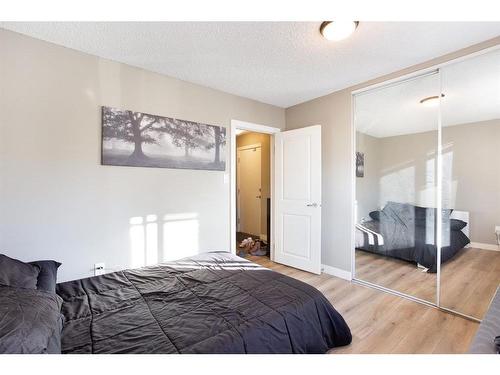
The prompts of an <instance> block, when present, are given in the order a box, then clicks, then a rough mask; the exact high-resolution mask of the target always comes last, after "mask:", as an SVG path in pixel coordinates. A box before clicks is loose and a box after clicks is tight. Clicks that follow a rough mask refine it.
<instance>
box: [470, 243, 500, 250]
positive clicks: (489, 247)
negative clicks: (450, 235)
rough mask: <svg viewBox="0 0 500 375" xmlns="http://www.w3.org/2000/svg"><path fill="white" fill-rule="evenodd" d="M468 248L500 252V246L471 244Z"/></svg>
mask: <svg viewBox="0 0 500 375" xmlns="http://www.w3.org/2000/svg"><path fill="white" fill-rule="evenodd" d="M466 247H467V248H469V247H473V248H477V249H481V250H491V251H500V245H494V244H489V243H481V242H471V243H470V244H468V245H467V246H466Z"/></svg>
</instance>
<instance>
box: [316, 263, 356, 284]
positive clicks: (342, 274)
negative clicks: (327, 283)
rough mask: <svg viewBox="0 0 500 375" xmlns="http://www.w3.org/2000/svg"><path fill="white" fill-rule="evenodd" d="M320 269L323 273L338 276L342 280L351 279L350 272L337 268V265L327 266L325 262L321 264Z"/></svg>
mask: <svg viewBox="0 0 500 375" xmlns="http://www.w3.org/2000/svg"><path fill="white" fill-rule="evenodd" d="M321 271H322V272H323V273H326V274H328V275H332V276H335V277H338V278H340V279H344V280H348V281H351V280H352V274H351V272H349V271H344V270H341V269H340V268H337V267H332V266H327V265H326V264H322V265H321Z"/></svg>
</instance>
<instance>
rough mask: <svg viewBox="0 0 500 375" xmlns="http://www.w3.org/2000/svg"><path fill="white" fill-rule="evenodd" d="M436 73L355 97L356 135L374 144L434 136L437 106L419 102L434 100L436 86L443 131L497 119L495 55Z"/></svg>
mask: <svg viewBox="0 0 500 375" xmlns="http://www.w3.org/2000/svg"><path fill="white" fill-rule="evenodd" d="M440 71H441V77H439V75H438V74H433V75H427V76H423V77H421V78H418V79H413V80H409V81H404V82H401V83H399V84H395V85H390V86H388V87H385V88H379V89H375V90H371V91H366V92H363V93H361V94H359V95H357V96H356V98H355V108H356V114H355V123H356V129H357V130H358V131H360V132H362V133H365V134H369V135H371V136H374V137H377V138H383V137H391V136H396V135H404V134H415V133H421V132H426V131H431V130H437V128H438V110H439V106H438V105H436V106H433V107H426V106H424V105H422V104H420V100H421V99H423V98H426V97H429V96H434V95H439V90H440V89H439V87H440V85H441V87H442V93H443V94H444V95H445V96H444V97H443V98H442V107H441V108H442V111H441V115H442V124H443V126H454V125H460V124H468V123H477V122H481V121H488V120H495V119H496V120H498V119H500V49H497V50H494V51H491V52H488V53H485V54H481V55H479V56H476V57H472V58H470V59H466V60H463V61H459V62H456V63H452V64H450V65H446V66H444V67H442V68H441V69H440ZM440 78H441V79H440Z"/></svg>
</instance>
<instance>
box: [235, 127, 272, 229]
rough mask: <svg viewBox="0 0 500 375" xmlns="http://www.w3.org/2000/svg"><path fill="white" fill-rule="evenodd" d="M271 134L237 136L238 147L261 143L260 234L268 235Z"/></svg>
mask: <svg viewBox="0 0 500 375" xmlns="http://www.w3.org/2000/svg"><path fill="white" fill-rule="evenodd" d="M270 138H271V137H270V135H269V134H262V133H252V132H250V133H244V134H241V135H239V136H238V137H237V138H236V147H243V146H249V145H254V144H257V143H260V144H261V165H260V172H261V189H262V194H261V195H262V199H261V218H260V228H261V229H260V234H264V235H266V236H267V198H269V197H270V194H271V183H270V177H271V172H270V148H269V144H270Z"/></svg>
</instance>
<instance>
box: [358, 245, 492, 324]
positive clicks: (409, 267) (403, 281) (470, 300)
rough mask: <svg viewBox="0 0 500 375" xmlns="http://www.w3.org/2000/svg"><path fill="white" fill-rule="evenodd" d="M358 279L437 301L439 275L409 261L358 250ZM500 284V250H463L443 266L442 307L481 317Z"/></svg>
mask: <svg viewBox="0 0 500 375" xmlns="http://www.w3.org/2000/svg"><path fill="white" fill-rule="evenodd" d="M356 278H357V279H360V280H365V281H369V282H371V283H374V284H378V285H381V286H384V287H387V288H390V289H394V290H397V291H399V292H403V293H407V294H410V295H412V296H415V297H418V298H421V299H424V300H427V301H431V302H435V300H436V274H430V273H426V272H422V270H420V269H418V268H417V267H416V266H415V265H413V264H411V263H409V262H405V261H401V260H397V259H393V258H388V257H383V256H379V255H376V254H371V253H367V252H364V251H359V250H357V251H356ZM499 284H500V252H499V251H491V250H481V249H475V248H468V249H463V250H461V251H460V252H459V253H458V254H457V255H456V256H455V257H454V258H452V259H451V260H449V261H448V262H446V263H445V264H443V265H442V267H441V305H442V306H444V307H447V308H449V309H452V310H457V311H460V312H462V313H464V314H467V315H470V316H474V317H478V318H482V317H483V316H484V314H485V312H486V310H487V309H488V306H489V303H490V301H491V298H492V297H493V295H494V294H495V291H496V289H497V287H498V285H499Z"/></svg>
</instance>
